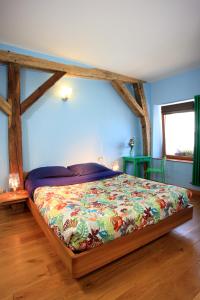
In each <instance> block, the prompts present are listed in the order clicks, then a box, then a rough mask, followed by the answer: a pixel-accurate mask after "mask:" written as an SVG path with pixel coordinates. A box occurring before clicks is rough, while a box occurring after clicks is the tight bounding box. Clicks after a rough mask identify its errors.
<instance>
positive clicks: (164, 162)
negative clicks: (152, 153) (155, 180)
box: [145, 157, 166, 183]
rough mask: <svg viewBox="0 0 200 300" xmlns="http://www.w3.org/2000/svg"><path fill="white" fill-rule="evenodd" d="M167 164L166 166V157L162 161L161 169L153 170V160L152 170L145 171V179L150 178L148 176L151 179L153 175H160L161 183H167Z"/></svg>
mask: <svg viewBox="0 0 200 300" xmlns="http://www.w3.org/2000/svg"><path fill="white" fill-rule="evenodd" d="M165 164H166V157H163V158H162V159H161V160H160V166H159V168H153V167H152V159H151V163H150V168H147V169H146V171H145V178H148V177H147V176H148V175H149V178H150V176H151V174H160V177H161V182H163V183H165Z"/></svg>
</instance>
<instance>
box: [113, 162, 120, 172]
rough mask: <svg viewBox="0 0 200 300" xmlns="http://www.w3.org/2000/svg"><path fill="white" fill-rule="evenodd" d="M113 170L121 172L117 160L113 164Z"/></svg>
mask: <svg viewBox="0 0 200 300" xmlns="http://www.w3.org/2000/svg"><path fill="white" fill-rule="evenodd" d="M112 169H113V171H118V170H119V163H118V161H117V160H115V161H114V162H113V163H112Z"/></svg>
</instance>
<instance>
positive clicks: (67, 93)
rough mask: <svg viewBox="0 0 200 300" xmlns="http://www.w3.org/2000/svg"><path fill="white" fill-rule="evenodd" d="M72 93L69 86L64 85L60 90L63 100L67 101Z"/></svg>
mask: <svg viewBox="0 0 200 300" xmlns="http://www.w3.org/2000/svg"><path fill="white" fill-rule="evenodd" d="M71 94H72V88H71V87H68V86H63V87H62V88H61V90H60V96H61V99H62V100H63V101H67V100H68V99H69V98H70V97H71Z"/></svg>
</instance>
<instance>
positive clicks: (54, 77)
mask: <svg viewBox="0 0 200 300" xmlns="http://www.w3.org/2000/svg"><path fill="white" fill-rule="evenodd" d="M64 75H65V72H56V73H55V74H53V75H52V76H51V77H50V78H49V79H48V80H46V81H45V82H44V83H43V84H42V85H41V86H40V87H39V88H37V89H36V90H35V91H34V92H33V93H32V94H31V95H30V96H29V97H28V98H26V99H25V100H24V101H23V102H22V103H21V114H23V113H24V112H25V111H26V110H27V109H28V108H29V107H30V106H31V105H32V104H33V103H35V102H36V101H37V100H38V99H39V98H40V97H41V96H42V95H43V94H44V93H45V92H46V91H47V90H48V89H50V88H51V87H52V86H53V85H54V84H55V83H56V82H57V81H58V80H59V79H60V78H61V77H62V76H64Z"/></svg>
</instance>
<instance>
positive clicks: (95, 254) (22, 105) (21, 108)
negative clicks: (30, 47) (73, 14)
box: [0, 50, 193, 278]
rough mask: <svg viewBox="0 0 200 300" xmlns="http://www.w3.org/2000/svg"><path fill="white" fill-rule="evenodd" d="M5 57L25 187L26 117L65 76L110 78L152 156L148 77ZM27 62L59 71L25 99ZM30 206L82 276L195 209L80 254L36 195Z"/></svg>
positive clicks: (15, 169) (12, 128) (13, 146)
mask: <svg viewBox="0 0 200 300" xmlns="http://www.w3.org/2000/svg"><path fill="white" fill-rule="evenodd" d="M0 62H1V63H5V64H7V65H8V99H5V98H3V97H2V96H0V110H1V111H3V112H4V113H5V114H6V115H7V116H8V153H9V171H10V173H18V174H19V178H20V188H21V189H23V187H24V180H23V157H22V153H23V151H22V125H21V121H22V120H21V116H22V114H23V113H25V112H26V110H27V109H29V108H30V107H31V106H32V105H33V104H34V103H35V102H36V101H37V100H38V99H39V98H40V97H41V96H42V95H44V93H45V92H46V91H47V90H49V89H50V88H51V87H52V86H53V85H54V84H55V83H56V82H57V81H58V80H59V79H60V78H62V77H63V76H65V75H67V76H75V77H81V78H88V79H99V80H108V81H110V82H111V84H112V86H113V88H114V89H115V90H116V91H117V93H118V94H119V95H120V96H121V97H122V99H123V101H124V102H125V103H126V104H127V105H128V106H129V107H130V109H131V110H132V112H133V113H134V114H136V116H138V117H139V118H140V122H141V125H142V136H143V152H144V153H143V154H144V155H150V149H151V147H150V140H151V138H150V121H149V114H148V110H147V103H146V100H145V94H144V88H143V81H141V80H139V79H136V78H132V77H128V76H124V75H121V74H116V73H113V72H110V71H105V70H101V69H88V68H82V67H77V66H72V65H66V64H60V63H56V62H52V61H47V60H44V59H39V58H35V57H31V56H27V55H21V54H17V53H12V52H10V51H2V50H0ZM22 67H25V68H31V69H36V70H42V71H46V72H51V73H52V72H53V75H52V76H51V77H50V78H49V79H48V80H47V81H45V82H44V83H43V84H42V85H41V86H40V87H38V88H37V89H36V90H35V91H34V92H33V93H32V94H31V95H30V96H28V97H27V98H26V99H25V100H24V101H21V99H20V98H21V96H20V68H22ZM126 83H129V84H132V87H133V90H134V92H135V96H133V95H132V93H131V92H130V91H129V89H128V88H127V86H126ZM28 206H29V208H30V210H31V212H32V214H33V216H34V217H35V219H36V221H37V222H38V224H39V225H40V227H41V228H42V230H43V231H44V232H45V234H46V236H47V237H48V239H49V240H50V241H51V243H52V244H53V246H54V247H55V249H56V251H57V253H58V255H59V256H60V258H61V259H62V261H63V262H64V264H65V265H66V266H67V267H68V269H69V271H70V272H71V274H72V276H73V277H74V278H79V277H81V276H83V275H85V274H87V273H89V272H91V271H93V270H96V269H97V268H99V267H102V266H104V265H106V264H108V263H110V262H111V261H113V260H115V259H117V258H119V257H122V256H123V255H125V254H127V253H130V252H131V251H133V250H135V249H137V248H139V247H141V246H143V245H145V244H147V243H149V242H151V241H153V240H155V239H156V238H158V237H160V236H162V235H163V234H165V233H167V232H169V231H170V230H171V229H173V228H174V227H176V226H178V225H180V224H182V223H184V222H185V221H187V220H189V219H191V218H192V211H193V208H192V206H188V207H187V208H185V209H183V210H182V211H180V212H178V213H176V214H174V215H172V216H170V217H168V218H166V219H164V220H162V221H160V222H159V223H157V224H155V225H150V226H147V227H145V228H144V229H142V230H139V231H135V232H133V233H131V234H128V235H127V236H124V237H120V238H118V239H116V240H113V241H111V242H109V243H107V244H104V245H102V246H99V247H97V248H94V249H91V250H88V251H84V252H82V253H80V254H74V253H73V252H72V251H71V250H70V249H68V248H67V247H66V246H65V245H64V243H63V242H62V241H61V240H59V239H58V237H57V236H56V235H55V234H54V232H53V231H52V230H51V229H50V228H49V227H48V225H47V224H46V223H45V221H44V220H43V218H42V217H41V216H40V214H39V211H38V209H37V207H36V205H35V204H34V202H33V201H32V200H31V199H28Z"/></svg>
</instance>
